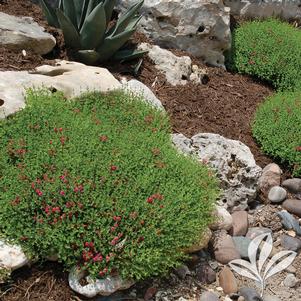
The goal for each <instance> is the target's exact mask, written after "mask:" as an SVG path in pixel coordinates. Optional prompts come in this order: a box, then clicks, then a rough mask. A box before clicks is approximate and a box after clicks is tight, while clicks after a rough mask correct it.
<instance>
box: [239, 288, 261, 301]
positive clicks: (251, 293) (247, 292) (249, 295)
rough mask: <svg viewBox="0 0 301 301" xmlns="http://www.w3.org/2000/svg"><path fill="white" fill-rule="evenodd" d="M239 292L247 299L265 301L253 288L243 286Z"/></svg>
mask: <svg viewBox="0 0 301 301" xmlns="http://www.w3.org/2000/svg"><path fill="white" fill-rule="evenodd" d="M239 293H240V295H241V296H243V297H244V298H245V301H263V300H262V298H261V297H260V295H259V294H258V293H257V291H255V290H254V289H253V288H249V287H243V288H241V289H240V290H239Z"/></svg>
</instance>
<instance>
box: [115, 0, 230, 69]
mask: <svg viewBox="0 0 301 301" xmlns="http://www.w3.org/2000/svg"><path fill="white" fill-rule="evenodd" d="M135 2H136V0H119V1H118V3H119V8H120V9H121V10H123V9H125V8H128V7H129V6H130V5H132V4H133V3H135ZM142 12H143V13H144V17H143V19H142V20H141V22H140V26H139V30H140V31H142V32H143V33H144V34H146V35H147V36H148V37H150V38H151V39H152V40H153V41H154V42H155V44H157V45H159V46H161V47H165V48H178V49H182V50H185V51H187V52H188V53H190V54H192V55H193V56H195V57H198V58H201V59H203V60H204V61H205V62H206V63H208V64H210V65H214V66H218V67H224V61H225V59H224V51H225V50H227V49H230V47H231V32H230V26H229V25H230V9H229V8H228V7H225V6H224V4H223V1H222V0H185V1H179V0H145V1H144V5H143V7H142Z"/></svg>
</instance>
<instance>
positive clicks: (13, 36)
mask: <svg viewBox="0 0 301 301" xmlns="http://www.w3.org/2000/svg"><path fill="white" fill-rule="evenodd" d="M55 44H56V41H55V38H54V37H53V36H52V35H51V34H49V33H47V32H45V31H44V28H43V27H41V26H39V25H38V23H36V22H34V21H33V19H32V18H29V17H15V16H11V15H8V14H5V13H2V12H0V46H5V47H6V48H10V49H15V50H20V51H21V50H23V49H24V50H32V51H34V52H36V53H38V54H46V53H48V52H50V51H51V50H52V49H53V47H54V46H55Z"/></svg>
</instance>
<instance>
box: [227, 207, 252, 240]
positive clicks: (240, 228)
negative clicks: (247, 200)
mask: <svg viewBox="0 0 301 301" xmlns="http://www.w3.org/2000/svg"><path fill="white" fill-rule="evenodd" d="M232 219H233V228H232V229H231V231H230V234H231V235H232V236H244V235H246V233H247V231H248V228H249V221H248V213H247V211H235V212H233V213H232Z"/></svg>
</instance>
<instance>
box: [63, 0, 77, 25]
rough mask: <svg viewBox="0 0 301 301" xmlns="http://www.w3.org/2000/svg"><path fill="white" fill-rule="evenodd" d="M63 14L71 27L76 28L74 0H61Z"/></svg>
mask: <svg viewBox="0 0 301 301" xmlns="http://www.w3.org/2000/svg"><path fill="white" fill-rule="evenodd" d="M63 7H64V10H63V11H64V14H65V15H66V16H67V17H68V18H69V20H70V21H71V22H72V24H73V26H74V27H75V28H77V19H76V10H75V5H74V0H63Z"/></svg>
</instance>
